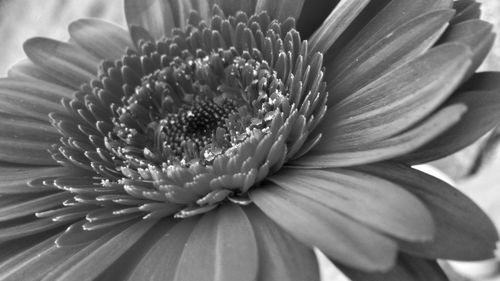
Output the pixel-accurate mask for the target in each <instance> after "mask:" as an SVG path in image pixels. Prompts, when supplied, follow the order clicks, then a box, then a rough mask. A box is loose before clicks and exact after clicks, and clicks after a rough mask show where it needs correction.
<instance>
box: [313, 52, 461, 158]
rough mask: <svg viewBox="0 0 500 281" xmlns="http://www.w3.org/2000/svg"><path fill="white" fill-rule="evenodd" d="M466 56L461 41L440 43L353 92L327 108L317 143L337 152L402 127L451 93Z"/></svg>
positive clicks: (378, 137) (394, 133)
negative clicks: (321, 136)
mask: <svg viewBox="0 0 500 281" xmlns="http://www.w3.org/2000/svg"><path fill="white" fill-rule="evenodd" d="M470 55H471V53H470V51H469V49H468V48H467V47H465V46H463V45H459V44H447V45H442V46H439V47H436V48H434V49H432V50H431V51H429V52H427V53H426V54H424V55H422V56H420V57H418V58H417V59H415V60H413V61H411V62H409V63H408V64H406V65H404V66H402V67H400V68H398V69H396V70H394V71H392V72H390V73H388V74H387V75H385V76H383V77H380V78H379V79H377V80H376V81H374V82H372V83H370V84H368V85H367V86H365V87H364V88H362V89H361V90H359V91H357V92H355V93H352V94H351V95H350V96H348V97H347V98H345V99H344V100H342V101H341V102H340V103H339V104H337V105H335V106H334V107H332V108H330V109H329V110H328V113H327V115H326V116H325V119H326V120H328V122H323V124H322V125H320V131H321V133H322V134H323V138H322V140H321V141H320V144H321V143H325V144H328V148H327V149H328V150H329V151H332V150H334V151H335V150H337V151H340V150H346V149H349V148H355V147H358V146H362V145H367V144H370V143H372V142H375V141H378V140H381V139H385V138H387V137H391V136H393V135H396V134H398V133H400V132H402V131H404V130H406V129H407V128H409V127H410V126H412V125H414V124H415V123H417V122H418V121H420V120H421V119H423V118H424V117H426V116H427V115H429V114H430V113H431V112H433V111H434V110H435V109H436V108H437V107H438V106H439V105H441V103H443V102H444V101H445V100H446V99H447V98H448V97H449V96H450V95H451V94H452V93H453V91H454V90H455V89H456V88H457V87H458V85H459V83H460V81H461V80H462V77H463V75H465V73H466V71H467V70H468V67H469V66H470V63H471V61H470ZM417 77H418V78H417Z"/></svg>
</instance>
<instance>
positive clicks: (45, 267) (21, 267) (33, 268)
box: [0, 237, 80, 281]
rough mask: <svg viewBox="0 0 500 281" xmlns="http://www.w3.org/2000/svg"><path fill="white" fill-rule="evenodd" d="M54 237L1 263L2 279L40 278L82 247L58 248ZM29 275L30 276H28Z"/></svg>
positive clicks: (0, 272) (0, 276)
mask: <svg viewBox="0 0 500 281" xmlns="http://www.w3.org/2000/svg"><path fill="white" fill-rule="evenodd" d="M54 239H55V238H54V237H50V238H49V239H47V240H45V241H43V242H41V243H39V244H37V245H34V246H32V247H30V248H29V249H27V250H25V251H23V252H21V253H20V254H18V255H16V256H14V257H12V258H10V259H8V260H7V261H6V262H4V263H2V264H0V279H2V280H12V281H15V280H26V278H29V279H32V280H39V279H41V278H43V277H44V276H45V275H46V274H47V273H49V272H50V271H51V270H52V269H53V268H54V267H56V266H57V265H58V264H59V263H61V262H64V261H65V260H66V259H67V258H69V257H71V256H72V255H73V254H75V253H76V252H78V250H80V248H76V247H73V248H64V249H61V248H58V247H57V246H56V245H55V244H54ZM28 276H29V277H28Z"/></svg>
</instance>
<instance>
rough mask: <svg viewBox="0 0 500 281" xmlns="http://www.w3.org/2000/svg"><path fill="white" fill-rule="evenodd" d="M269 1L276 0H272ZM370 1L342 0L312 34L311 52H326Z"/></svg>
mask: <svg viewBox="0 0 500 281" xmlns="http://www.w3.org/2000/svg"><path fill="white" fill-rule="evenodd" d="M269 2H274V1H272V0H270V1H269ZM369 2H370V1H369V0H358V1H350V0H342V1H340V2H339V3H338V5H337V6H336V7H335V9H334V10H333V11H332V12H331V13H330V15H329V16H328V17H327V18H326V19H325V21H324V22H323V24H322V25H321V26H320V27H319V28H318V29H317V30H316V32H314V34H313V35H312V36H311V38H310V48H311V52H312V53H315V52H322V53H326V52H327V51H328V49H329V48H330V47H331V46H332V45H333V43H334V42H335V41H336V40H337V39H338V38H339V37H340V35H341V34H342V33H343V32H344V31H345V30H346V29H347V28H348V27H349V24H350V23H351V22H352V21H353V20H354V19H355V18H356V16H358V15H359V13H361V11H363V9H364V8H365V7H366V5H368V3H369Z"/></svg>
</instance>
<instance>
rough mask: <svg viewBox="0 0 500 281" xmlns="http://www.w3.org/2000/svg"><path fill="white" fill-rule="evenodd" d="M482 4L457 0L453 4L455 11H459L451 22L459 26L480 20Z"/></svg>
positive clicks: (469, 0)
mask: <svg viewBox="0 0 500 281" xmlns="http://www.w3.org/2000/svg"><path fill="white" fill-rule="evenodd" d="M480 7H481V4H480V3H478V2H476V1H475V0H457V1H455V2H454V3H453V9H455V10H457V14H456V15H455V16H454V17H453V20H452V21H451V23H452V24H457V23H460V22H463V21H467V20H471V19H478V18H479V17H480V16H481V8H480Z"/></svg>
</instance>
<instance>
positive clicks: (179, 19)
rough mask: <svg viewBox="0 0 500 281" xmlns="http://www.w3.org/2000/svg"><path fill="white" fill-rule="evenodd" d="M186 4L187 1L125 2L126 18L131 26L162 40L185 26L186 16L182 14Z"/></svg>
mask: <svg viewBox="0 0 500 281" xmlns="http://www.w3.org/2000/svg"><path fill="white" fill-rule="evenodd" d="M184 2H187V1H177V0H174V1H161V0H144V1H136V0H125V18H126V20H127V24H128V25H129V26H130V25H138V26H141V27H143V28H145V29H146V30H148V31H149V32H150V33H151V34H152V35H153V36H154V38H155V39H160V38H162V37H163V36H169V35H171V31H172V28H174V27H178V26H182V25H183V24H184V17H185V14H184V13H180V11H182V8H183V7H184V5H185V4H184Z"/></svg>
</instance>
